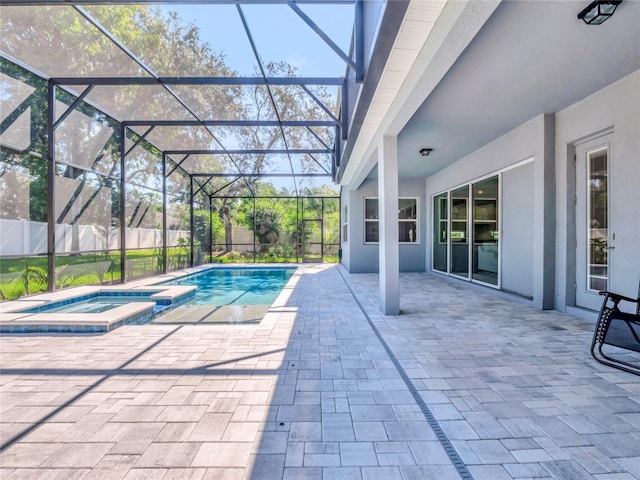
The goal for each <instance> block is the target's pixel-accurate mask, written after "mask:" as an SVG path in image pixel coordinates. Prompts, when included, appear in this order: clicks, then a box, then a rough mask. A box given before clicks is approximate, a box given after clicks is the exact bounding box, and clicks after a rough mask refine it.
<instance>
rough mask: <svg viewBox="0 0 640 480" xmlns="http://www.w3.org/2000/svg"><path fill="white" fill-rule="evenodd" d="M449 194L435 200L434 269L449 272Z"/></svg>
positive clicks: (439, 196)
mask: <svg viewBox="0 0 640 480" xmlns="http://www.w3.org/2000/svg"><path fill="white" fill-rule="evenodd" d="M447 223H448V217H447V194H446V193H443V194H441V195H437V196H435V197H434V198H433V269H434V270H439V271H441V272H446V271H447Z"/></svg>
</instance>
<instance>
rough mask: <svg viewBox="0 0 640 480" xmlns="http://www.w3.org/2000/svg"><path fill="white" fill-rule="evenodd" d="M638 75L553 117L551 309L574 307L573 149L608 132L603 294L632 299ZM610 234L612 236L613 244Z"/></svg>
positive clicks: (638, 264)
mask: <svg viewBox="0 0 640 480" xmlns="http://www.w3.org/2000/svg"><path fill="white" fill-rule="evenodd" d="M639 125H640V70H638V71H636V72H634V73H632V74H631V75H628V76H627V77H624V78H622V79H621V80H619V81H617V82H615V83H613V84H611V85H609V86H607V87H605V88H603V89H601V90H599V91H598V92H596V93H594V94H593V95H590V96H589V97H587V98H585V99H583V100H581V101H579V102H576V103H575V104H573V105H571V106H569V107H568V108H565V109H563V110H561V111H560V112H558V113H557V114H556V152H555V157H556V172H557V174H556V176H557V191H556V217H557V228H556V244H557V246H558V249H557V261H556V271H555V275H556V279H557V281H556V285H557V288H556V309H558V310H561V311H571V313H574V314H579V313H580V312H578V311H574V310H573V309H572V307H573V306H574V305H575V293H574V292H575V289H574V283H575V282H576V277H575V271H576V254H575V246H574V245H575V243H574V239H575V238H576V235H577V234H583V233H582V232H576V231H575V222H576V218H575V201H574V198H575V195H576V168H575V161H574V155H575V150H576V149H575V146H576V145H577V144H579V143H581V142H583V141H584V140H586V139H589V138H594V137H597V136H598V135H600V134H602V133H605V132H611V138H612V140H611V159H610V162H611V165H610V174H609V176H610V182H611V183H610V189H611V192H610V204H609V213H610V216H611V222H613V223H612V224H611V230H613V232H611V231H610V245H611V246H614V247H615V250H613V251H610V256H611V257H610V260H611V261H615V270H614V271H612V272H611V276H610V284H609V288H610V290H612V291H616V292H618V293H621V294H624V295H627V296H630V297H634V298H635V297H636V295H637V293H638V282H639V281H640V198H639V195H640V130H639V127H638V126H639ZM612 233H616V240H613V237H612Z"/></svg>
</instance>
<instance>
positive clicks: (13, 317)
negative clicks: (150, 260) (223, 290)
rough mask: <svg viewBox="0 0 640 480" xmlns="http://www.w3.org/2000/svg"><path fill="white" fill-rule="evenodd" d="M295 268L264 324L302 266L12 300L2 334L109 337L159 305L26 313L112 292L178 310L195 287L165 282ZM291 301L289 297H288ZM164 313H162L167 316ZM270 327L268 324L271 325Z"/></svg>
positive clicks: (2, 311) (1, 306)
mask: <svg viewBox="0 0 640 480" xmlns="http://www.w3.org/2000/svg"><path fill="white" fill-rule="evenodd" d="M274 267H280V268H296V272H294V274H293V276H292V277H291V278H290V279H289V281H288V282H287V284H286V285H285V287H284V288H283V290H282V292H280V294H279V295H278V297H277V298H276V300H275V302H274V303H273V304H272V305H271V307H270V308H269V312H267V315H265V318H264V319H263V321H262V322H261V323H263V322H264V321H265V320H268V319H267V317H268V316H269V313H270V312H271V310H272V309H273V308H274V307H275V306H277V305H279V304H280V303H281V299H280V297H281V296H283V294H285V293H286V290H287V287H289V284H290V282H291V281H292V279H293V278H294V277H295V276H296V273H297V272H298V268H299V267H300V264H288V263H279V264H251V265H246V264H240V263H237V264H236V263H225V264H207V265H199V266H196V267H190V268H186V269H182V270H175V271H173V272H168V273H165V274H162V275H158V276H154V277H146V278H141V279H137V280H132V281H130V282H126V283H122V284H118V285H109V286H104V285H95V286H80V287H74V288H69V289H64V290H60V291H55V292H46V293H42V294H38V295H33V296H30V297H27V298H21V299H16V300H10V301H8V302H1V303H0V334H7V333H47V332H54V333H55V332H57V333H106V332H109V331H111V330H113V329H114V328H118V327H119V326H121V325H125V324H142V323H147V322H148V321H150V320H151V319H152V318H153V316H154V307H155V306H156V302H131V303H127V304H124V305H120V306H118V307H115V308H112V309H110V310H106V311H104V312H101V313H69V312H59V313H53V312H46V311H45V312H36V313H32V312H25V311H24V310H26V309H32V308H37V307H40V306H46V305H49V304H53V303H60V304H64V303H65V302H68V303H71V302H73V301H79V300H78V299H80V298H82V297H87V298H88V297H91V296H94V295H96V294H99V293H109V292H114V293H115V292H126V293H129V294H130V293H131V292H141V293H142V292H153V291H155V292H156V293H154V294H152V295H151V296H150V298H152V299H154V300H161V301H163V303H164V302H166V303H168V305H167V306H166V308H165V309H164V311H166V310H168V309H172V308H176V307H178V306H180V305H182V304H183V303H185V302H186V301H188V300H190V299H191V298H193V296H194V295H195V290H196V289H197V287H195V286H170V285H167V286H163V285H160V284H162V283H164V282H168V281H172V280H177V279H179V278H182V277H186V276H189V275H193V274H197V273H202V272H205V271H207V270H210V269H224V268H256V269H259V268H274ZM286 298H288V295H286ZM164 311H163V313H164ZM268 323H269V322H268Z"/></svg>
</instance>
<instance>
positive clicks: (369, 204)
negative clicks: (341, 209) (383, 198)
mask: <svg viewBox="0 0 640 480" xmlns="http://www.w3.org/2000/svg"><path fill="white" fill-rule="evenodd" d="M364 218H365V219H367V220H377V219H378V199H377V198H365V199H364Z"/></svg>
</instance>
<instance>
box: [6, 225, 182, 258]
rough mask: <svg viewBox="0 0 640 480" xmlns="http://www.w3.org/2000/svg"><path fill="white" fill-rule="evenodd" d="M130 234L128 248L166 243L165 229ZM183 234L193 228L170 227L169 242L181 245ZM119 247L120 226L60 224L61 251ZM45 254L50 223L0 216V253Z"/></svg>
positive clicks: (131, 230)
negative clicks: (1, 217)
mask: <svg viewBox="0 0 640 480" xmlns="http://www.w3.org/2000/svg"><path fill="white" fill-rule="evenodd" d="M74 230H75V231H74ZM126 235H127V236H126V248H127V249H134V248H157V247H161V246H162V230H160V229H156V228H127V229H126ZM74 236H75V239H74ZM181 237H182V238H189V231H187V230H167V245H169V246H172V245H177V244H178V238H181ZM74 242H75V244H76V245H74ZM74 247H75V248H74ZM118 248H120V229H119V228H117V227H109V228H106V227H101V226H96V225H76V226H75V227H74V226H71V225H68V224H60V225H56V252H57V253H69V252H90V251H96V250H117V249H118ZM42 253H47V224H46V223H44V222H32V221H30V220H12V219H0V255H37V254H42Z"/></svg>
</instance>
